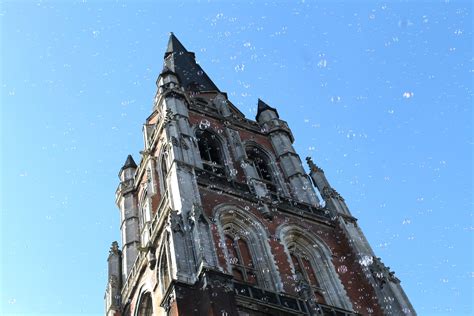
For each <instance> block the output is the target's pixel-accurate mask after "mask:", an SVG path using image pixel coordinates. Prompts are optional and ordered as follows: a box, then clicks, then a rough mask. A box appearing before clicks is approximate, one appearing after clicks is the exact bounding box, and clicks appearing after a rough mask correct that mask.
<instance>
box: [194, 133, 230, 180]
mask: <svg viewBox="0 0 474 316" xmlns="http://www.w3.org/2000/svg"><path fill="white" fill-rule="evenodd" d="M196 138H197V144H198V149H199V155H200V156H201V161H202V165H203V168H204V169H205V170H207V171H211V172H214V173H216V174H218V175H224V174H225V168H224V165H225V155H224V147H223V142H222V141H221V140H220V138H219V137H218V136H217V135H216V134H215V133H213V132H211V131H209V130H208V129H204V130H203V129H197V130H196Z"/></svg>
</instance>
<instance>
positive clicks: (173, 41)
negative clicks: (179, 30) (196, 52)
mask: <svg viewBox="0 0 474 316" xmlns="http://www.w3.org/2000/svg"><path fill="white" fill-rule="evenodd" d="M187 52H188V51H187V49H186V48H184V46H183V44H181V42H180V41H179V40H178V38H177V37H176V36H175V35H174V34H173V32H171V33H170V38H169V40H168V47H167V48H166V51H165V58H166V57H168V56H169V55H170V54H172V53H178V54H179V53H187Z"/></svg>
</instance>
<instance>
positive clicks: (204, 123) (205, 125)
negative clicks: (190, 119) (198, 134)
mask: <svg viewBox="0 0 474 316" xmlns="http://www.w3.org/2000/svg"><path fill="white" fill-rule="evenodd" d="M210 126H211V122H209V121H208V120H206V119H204V120H201V122H200V123H199V129H203V130H204V129H207V128H209V127H210Z"/></svg>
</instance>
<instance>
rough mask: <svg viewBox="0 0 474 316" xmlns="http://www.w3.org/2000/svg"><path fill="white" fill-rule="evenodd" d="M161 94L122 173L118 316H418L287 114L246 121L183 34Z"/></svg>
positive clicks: (112, 261)
mask: <svg viewBox="0 0 474 316" xmlns="http://www.w3.org/2000/svg"><path fill="white" fill-rule="evenodd" d="M156 84H157V87H158V89H157V93H156V96H155V99H154V104H153V109H152V112H151V114H150V116H149V117H148V118H147V119H146V121H145V124H144V125H143V138H144V149H143V151H141V152H140V154H141V157H140V160H139V163H138V165H137V164H136V163H135V161H134V159H133V158H132V156H128V157H127V159H126V161H125V163H124V165H123V167H122V168H121V169H120V172H119V178H120V183H119V186H118V188H117V191H116V203H117V206H118V208H119V210H120V219H121V222H120V231H121V237H122V246H121V248H122V249H121V250H120V249H119V245H118V243H117V242H114V243H112V246H111V248H110V253H109V257H108V267H109V269H108V271H109V272H108V283H107V288H106V293H105V307H106V311H105V312H106V315H107V316H113V315H115V316H118V315H120V316H131V315H140V316H142V315H143V316H144V315H147V316H148V315H186V316H187V315H214V316H237V315H240V316H244V315H258V316H264V315H269V316H270V315H271V316H279V315H281V316H283V315H341V316H342V315H415V314H416V313H415V311H414V309H413V307H412V305H411V304H410V302H409V300H408V298H407V296H406V295H405V293H404V291H403V289H402V288H401V286H400V280H399V279H397V277H395V275H394V272H392V271H390V270H389V268H388V267H386V266H385V265H384V264H383V263H382V261H381V259H380V258H378V257H376V255H375V254H374V252H373V250H372V248H371V247H370V245H369V244H368V242H367V240H366V239H365V237H364V235H363V233H362V231H361V230H360V228H359V226H358V224H357V219H356V218H354V217H353V216H352V215H351V213H350V211H349V209H348V207H347V205H346V203H345V201H344V199H343V198H342V197H341V195H340V194H339V193H338V192H337V191H336V190H335V189H334V188H332V186H331V185H330V184H329V182H328V180H327V179H326V176H325V173H324V172H323V170H322V169H321V168H319V167H318V166H316V164H315V163H314V162H313V161H312V160H311V158H306V160H307V162H308V164H309V170H310V173H309V174H307V173H306V172H305V170H304V168H303V165H302V161H301V157H300V156H299V155H298V153H297V152H296V151H295V149H294V147H293V141H294V138H293V134H292V132H291V130H290V128H289V127H288V124H287V123H286V122H285V121H284V120H282V119H281V118H280V116H279V114H278V111H277V110H276V109H275V108H273V107H271V106H270V105H268V104H266V103H265V102H264V101H262V100H258V112H257V115H256V118H255V120H251V119H248V118H246V117H245V116H244V115H243V114H242V113H241V112H240V111H239V110H238V109H237V108H236V107H235V106H234V105H233V104H232V102H231V101H230V100H229V99H228V98H227V94H226V93H225V92H222V91H220V90H219V89H218V88H217V86H216V85H215V84H214V82H212V80H211V79H210V78H209V77H208V75H207V74H206V73H205V72H204V71H203V69H202V68H201V66H200V65H198V64H197V63H196V60H195V55H194V53H192V52H189V51H187V50H186V49H185V48H184V46H183V45H182V44H181V43H180V42H179V40H178V39H177V38H176V37H175V36H174V35H173V34H171V36H170V39H169V42H168V47H167V50H166V52H165V56H164V67H163V70H162V72H161V74H160V75H159V76H158V79H157V81H156ZM137 161H138V160H137ZM318 196H319V197H321V198H322V199H323V200H324V201H322V200H320V199H319V198H318Z"/></svg>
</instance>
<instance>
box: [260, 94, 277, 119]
mask: <svg viewBox="0 0 474 316" xmlns="http://www.w3.org/2000/svg"><path fill="white" fill-rule="evenodd" d="M266 110H271V111H273V112H275V114H276V116H277V117H278V118H280V116H279V115H278V111H277V110H276V109H275V108H272V107H271V106H269V105H268V104H266V103H265V102H263V101H262V100H260V99H258V108H257V115H256V116H255V120H257V121H258V118H259V116H260V114H261V113H262V112H263V111H266Z"/></svg>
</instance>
